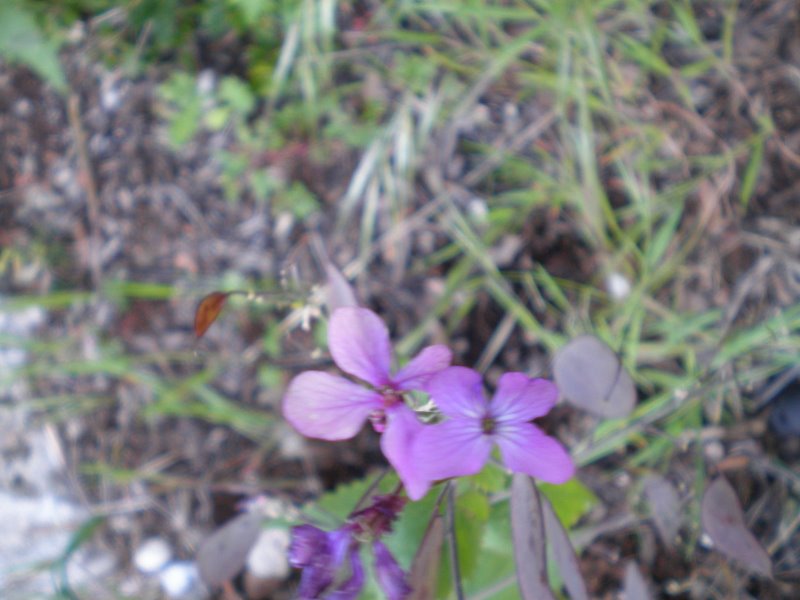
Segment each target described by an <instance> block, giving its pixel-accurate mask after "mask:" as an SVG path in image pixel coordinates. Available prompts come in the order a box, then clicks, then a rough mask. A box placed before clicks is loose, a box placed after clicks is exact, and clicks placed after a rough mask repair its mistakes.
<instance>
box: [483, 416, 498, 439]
mask: <svg viewBox="0 0 800 600" xmlns="http://www.w3.org/2000/svg"><path fill="white" fill-rule="evenodd" d="M495 425H496V423H495V420H494V419H493V418H492V417H483V419H481V430H482V431H483V433H485V434H487V435H491V434H493V433H494V428H495Z"/></svg>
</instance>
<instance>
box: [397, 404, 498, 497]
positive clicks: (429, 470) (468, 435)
mask: <svg viewBox="0 0 800 600" xmlns="http://www.w3.org/2000/svg"><path fill="white" fill-rule="evenodd" d="M491 449H492V442H491V440H490V439H489V436H487V435H484V434H483V431H482V430H481V425H480V422H479V421H473V420H469V419H451V420H449V421H445V422H444V423H439V424H437V425H428V426H426V427H423V428H422V430H421V431H420V432H419V433H418V434H417V436H416V438H415V440H414V444H413V446H412V458H413V460H414V465H415V467H416V472H417V474H418V476H419V477H422V478H423V479H425V480H427V481H430V482H432V481H436V480H438V479H447V478H449V477H460V476H462V475H474V474H475V473H477V472H478V471H480V470H481V468H482V467H483V465H484V464H485V463H486V459H487V458H489V452H490V451H491ZM409 496H410V494H409ZM410 497H411V496H410ZM413 499H415V498H413V497H412V500H413Z"/></svg>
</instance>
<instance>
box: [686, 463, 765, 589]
mask: <svg viewBox="0 0 800 600" xmlns="http://www.w3.org/2000/svg"><path fill="white" fill-rule="evenodd" d="M701 514H702V522H703V530H704V531H705V532H706V533H707V534H708V536H709V537H710V538H711V541H713V542H714V547H715V548H716V549H717V550H719V551H720V552H722V553H723V554H724V555H725V556H727V557H728V558H732V559H733V560H735V561H737V562H738V563H740V564H741V565H742V566H744V567H746V568H747V569H748V570H750V571H752V572H754V573H759V574H761V575H766V576H767V577H771V576H772V561H771V560H770V558H769V555H768V554H767V552H766V551H765V550H764V548H763V547H762V546H761V544H760V543H759V542H758V540H757V539H756V538H755V536H754V535H753V534H752V533H750V531H749V530H748V529H747V526H746V525H745V522H744V514H743V513H742V507H741V505H740V504H739V499H738V498H737V497H736V492H735V491H734V490H733V488H732V487H731V485H730V484H729V483H728V481H727V479H725V478H724V477H717V478H716V479H715V480H714V481H713V482H712V483H711V485H709V486H708V488H707V489H706V493H705V494H704V495H703V504H702V507H701Z"/></svg>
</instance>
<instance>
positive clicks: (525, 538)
mask: <svg viewBox="0 0 800 600" xmlns="http://www.w3.org/2000/svg"><path fill="white" fill-rule="evenodd" d="M511 537H512V540H513V542H514V563H515V564H516V567H517V583H518V584H519V591H520V596H521V597H522V598H523V600H551V599H553V598H554V596H553V592H552V591H551V590H550V586H549V585H548V584H547V558H546V555H545V539H544V521H543V519H542V506H541V502H540V500H539V491H538V490H537V489H536V485H535V484H534V483H533V479H532V478H531V477H529V476H528V475H523V474H522V473H515V474H514V480H513V482H512V484H511Z"/></svg>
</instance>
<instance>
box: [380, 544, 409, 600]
mask: <svg viewBox="0 0 800 600" xmlns="http://www.w3.org/2000/svg"><path fill="white" fill-rule="evenodd" d="M372 551H373V553H374V554H375V576H376V577H377V579H378V584H379V585H380V586H381V589H382V590H383V593H384V594H385V595H386V597H387V598H388V599H389V600H402V599H403V598H405V597H406V596H408V595H409V594H410V593H411V587H410V586H409V585H408V582H407V581H406V574H405V573H404V572H403V569H401V568H400V565H398V564H397V561H396V560H395V558H394V556H392V554H391V552H389V549H388V548H387V547H386V546H384V545H383V542H380V541H376V542H375V543H374V544H373V545H372Z"/></svg>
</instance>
